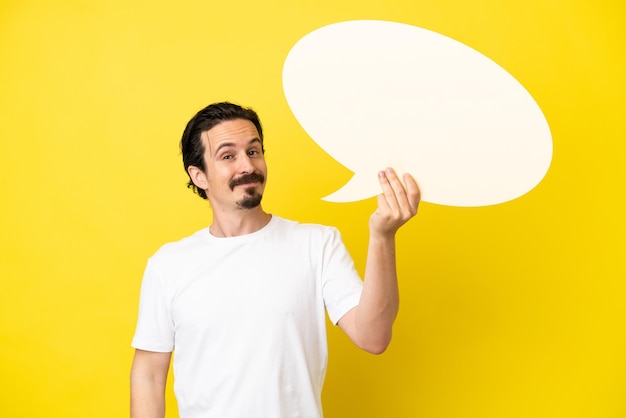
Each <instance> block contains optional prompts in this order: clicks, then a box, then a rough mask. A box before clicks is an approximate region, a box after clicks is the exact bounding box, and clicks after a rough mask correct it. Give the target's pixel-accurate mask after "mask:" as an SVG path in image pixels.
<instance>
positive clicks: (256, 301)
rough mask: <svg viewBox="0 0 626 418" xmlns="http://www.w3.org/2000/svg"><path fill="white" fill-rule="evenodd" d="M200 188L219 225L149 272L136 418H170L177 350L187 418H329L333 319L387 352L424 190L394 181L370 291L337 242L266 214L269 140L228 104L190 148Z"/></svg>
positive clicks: (187, 134)
mask: <svg viewBox="0 0 626 418" xmlns="http://www.w3.org/2000/svg"><path fill="white" fill-rule="evenodd" d="M181 148H182V154H183V162H184V165H185V169H186V170H187V173H188V175H189V187H191V188H193V189H194V191H196V192H197V193H198V194H199V195H200V196H201V197H203V198H205V199H208V200H209V202H210V204H211V207H212V209H213V223H212V224H211V225H210V227H208V228H205V229H203V230H200V231H198V232H197V233H195V234H194V235H192V236H190V237H187V238H185V239H183V240H181V241H178V242H175V243H170V244H166V245H165V246H163V247H162V248H161V249H160V250H159V251H158V252H157V253H156V254H155V255H154V256H153V257H152V258H151V259H150V260H149V261H148V265H147V267H146V271H145V275H144V279H143V283H142V289H141V299H140V304H139V318H138V321H137V330H136V333H135V336H134V339H133V346H134V347H135V348H136V351H135V358H134V360H133V366H132V371H131V417H133V418H144V417H163V416H164V413H165V412H164V411H165V400H164V399H165V397H164V392H165V383H166V378H167V374H168V367H169V364H170V358H171V354H172V352H173V351H175V356H174V374H175V382H174V390H175V393H176V397H177V401H178V406H179V412H180V416H181V417H183V418H209V417H219V418H228V417H239V418H241V417H266V418H281V417H321V416H322V408H321V402H320V396H321V390H322V384H323V380H324V375H325V372H326V360H327V348H326V330H325V310H326V311H327V312H328V315H329V317H330V319H331V321H332V322H333V323H334V324H338V325H339V326H340V327H341V328H342V329H343V330H344V331H345V332H346V334H347V335H348V336H349V337H350V338H351V339H352V341H354V343H355V344H356V345H357V346H359V347H360V348H362V349H364V350H366V351H369V352H371V353H382V352H383V351H384V350H385V349H386V347H387V345H388V344H389V342H390V339H391V328H392V325H393V322H394V319H395V317H396V314H397V311H398V286H397V280H396V265H395V244H394V241H395V233H396V231H397V230H398V228H400V226H402V225H403V224H404V223H405V222H406V221H408V220H409V219H410V218H411V217H413V216H414V215H415V214H416V213H417V207H418V204H419V199H420V195H419V189H418V186H417V184H416V182H415V180H413V178H412V177H410V176H409V175H405V176H404V178H403V180H404V184H403V182H402V181H401V180H400V179H399V178H398V177H397V176H396V174H395V173H394V171H393V170H391V169H386V170H384V171H382V172H380V173H379V181H380V185H381V187H382V191H383V193H382V194H381V195H380V196H378V208H377V210H376V211H375V212H374V213H373V214H372V216H371V218H370V221H369V228H370V241H369V249H368V257H367V264H366V271H365V278H364V281H363V282H362V281H361V280H360V278H359V277H358V275H357V273H356V271H355V269H354V265H353V263H352V259H351V258H350V256H349V255H348V253H347V251H346V249H345V247H344V245H343V243H342V241H341V238H340V236H339V233H338V231H337V230H336V229H335V228H331V227H325V226H321V225H305V224H299V223H296V222H292V221H288V220H285V219H282V218H279V217H277V216H275V215H271V214H269V213H266V212H265V211H264V210H263V208H262V206H261V198H262V196H263V190H264V188H265V183H266V179H267V167H266V165H265V159H264V146H263V130H262V127H261V123H260V122H259V119H258V117H257V115H256V113H255V112H254V111H252V110H251V109H245V108H242V107H240V106H238V105H234V104H231V103H216V104H212V105H209V106H208V107H206V108H205V109H203V110H201V111H200V112H198V113H197V114H196V115H195V116H194V117H193V118H192V119H191V120H190V121H189V123H188V124H187V127H186V129H185V131H184V133H183V137H182V140H181Z"/></svg>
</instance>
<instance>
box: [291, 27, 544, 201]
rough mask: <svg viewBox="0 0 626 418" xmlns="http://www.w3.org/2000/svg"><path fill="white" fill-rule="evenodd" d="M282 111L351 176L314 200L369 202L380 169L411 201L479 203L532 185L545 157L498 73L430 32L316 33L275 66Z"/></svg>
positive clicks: (528, 113) (521, 100) (533, 127)
mask: <svg viewBox="0 0 626 418" xmlns="http://www.w3.org/2000/svg"><path fill="white" fill-rule="evenodd" d="M283 88H284V91H285V96H286V98H287V102H288V104H289V106H290V107H291V110H292V111H293V113H294V115H295V117H296V119H297V120H298V122H299V123H300V124H301V125H302V127H303V128H304V130H305V131H306V132H307V133H308V134H309V135H310V136H311V138H313V140H314V141H315V142H317V144H319V146H320V147H322V148H323V149H324V150H325V151H326V152H328V153H329V154H330V155H332V156H333V157H334V158H335V159H336V160H337V161H339V162H340V163H341V164H343V165H344V166H346V167H347V168H349V169H350V170H352V171H353V172H354V173H355V174H354V176H353V177H352V178H351V179H350V181H349V182H348V183H347V184H346V185H344V186H343V187H342V188H341V189H339V190H338V191H336V192H335V193H333V194H331V195H330V196H327V197H326V198H325V200H328V201H332V202H350V201H355V200H361V199H365V198H369V197H372V196H375V195H377V194H379V193H380V185H379V183H378V179H377V175H376V173H377V172H378V171H379V170H381V169H383V168H384V167H388V166H391V167H394V168H396V169H397V171H401V172H409V173H411V174H412V175H413V176H414V177H415V178H416V179H417V181H418V182H419V184H420V188H421V190H422V199H423V200H424V201H427V202H431V203H436V204H442V205H450V206H486V205H492V204H497V203H502V202H506V201H509V200H512V199H515V198H517V197H519V196H521V195H523V194H525V193H527V192H528V191H530V190H531V189H532V188H533V187H535V186H536V185H537V184H538V183H539V182H540V181H541V180H542V179H543V177H544V176H545V174H546V172H547V171H548V168H549V167H550V162H551V160H552V137H551V135H550V128H549V127H548V123H547V121H546V119H545V117H544V115H543V113H542V112H541V109H539V106H538V105H537V103H536V102H535V101H534V100H533V98H532V97H531V95H530V94H529V93H528V92H527V91H526V89H525V88H524V87H523V86H522V85H521V84H520V83H519V82H518V81H517V80H516V79H515V78H513V76H511V75H510V74H509V73H508V72H507V71H506V70H504V69H503V68H502V67H500V66H499V65H498V64H496V63H495V62H493V61H492V60H490V59H489V58H487V57H486V56H484V55H482V54H480V53H479V52H477V51H475V50H474V49H472V48H470V47H468V46H466V45H464V44H462V43H460V42H458V41H455V40H454V39H451V38H448V37H446V36H443V35H440V34H438V33H435V32H432V31H429V30H426V29H423V28H419V27H415V26H411V25H406V24H401V23H395V22H386V21H377V20H357V21H348V22H341V23H336V24H332V25H329V26H325V27H322V28H320V29H317V30H315V31H313V32H311V33H309V34H308V35H306V36H304V37H303V38H302V39H300V40H299V41H298V42H297V43H296V44H295V45H294V46H293V48H292V49H291V51H290V52H289V55H288V56H287V58H286V60H285V64H284V67H283Z"/></svg>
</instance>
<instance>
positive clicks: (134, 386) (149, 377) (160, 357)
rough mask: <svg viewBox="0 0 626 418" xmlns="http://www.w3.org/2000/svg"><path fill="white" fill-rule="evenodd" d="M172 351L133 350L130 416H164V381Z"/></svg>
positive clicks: (162, 417)
mask: <svg viewBox="0 0 626 418" xmlns="http://www.w3.org/2000/svg"><path fill="white" fill-rule="evenodd" d="M171 357H172V353H156V352H152V351H144V350H135V357H134V359H133V366H132V368H131V371H130V416H131V418H164V417H165V383H166V382H167V373H168V370H169V366H170V359H171Z"/></svg>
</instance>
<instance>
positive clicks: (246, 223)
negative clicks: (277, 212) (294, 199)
mask: <svg viewBox="0 0 626 418" xmlns="http://www.w3.org/2000/svg"><path fill="white" fill-rule="evenodd" d="M270 219H272V215H270V214H269V213H266V212H265V211H263V208H261V206H260V205H259V206H258V207H256V208H254V209H240V210H237V211H229V212H220V211H216V210H213V223H212V224H211V226H210V227H209V231H211V234H212V235H213V236H216V237H220V238H224V237H237V236H240V235H247V234H251V233H253V232H256V231H258V230H260V229H261V228H263V227H264V226H265V225H267V224H268V222H269V221H270Z"/></svg>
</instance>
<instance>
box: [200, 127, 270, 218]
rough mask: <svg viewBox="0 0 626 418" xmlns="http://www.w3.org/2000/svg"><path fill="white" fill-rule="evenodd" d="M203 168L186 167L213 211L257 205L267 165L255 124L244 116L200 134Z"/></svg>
mask: <svg viewBox="0 0 626 418" xmlns="http://www.w3.org/2000/svg"><path fill="white" fill-rule="evenodd" d="M201 138H202V142H203V144H204V149H205V151H204V160H205V164H206V170H205V171H202V170H201V169H199V168H198V167H195V166H189V168H188V172H189V176H190V177H191V179H192V181H193V182H194V184H195V185H196V186H197V187H198V188H200V189H202V190H204V191H205V192H206V195H207V198H208V199H209V201H210V202H211V206H212V207H213V210H214V211H222V212H223V211H229V210H232V209H236V210H242V209H253V208H256V207H260V204H261V198H262V197H263V191H264V189H265V179H266V177H267V167H266V165H265V157H264V155H263V144H262V142H261V138H260V137H259V133H258V131H257V129H256V127H255V126H254V124H253V123H252V122H250V121H248V120H245V119H234V120H228V121H224V122H221V123H219V124H217V125H215V126H214V127H213V128H211V129H209V130H208V131H205V132H203V133H202V135H201Z"/></svg>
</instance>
